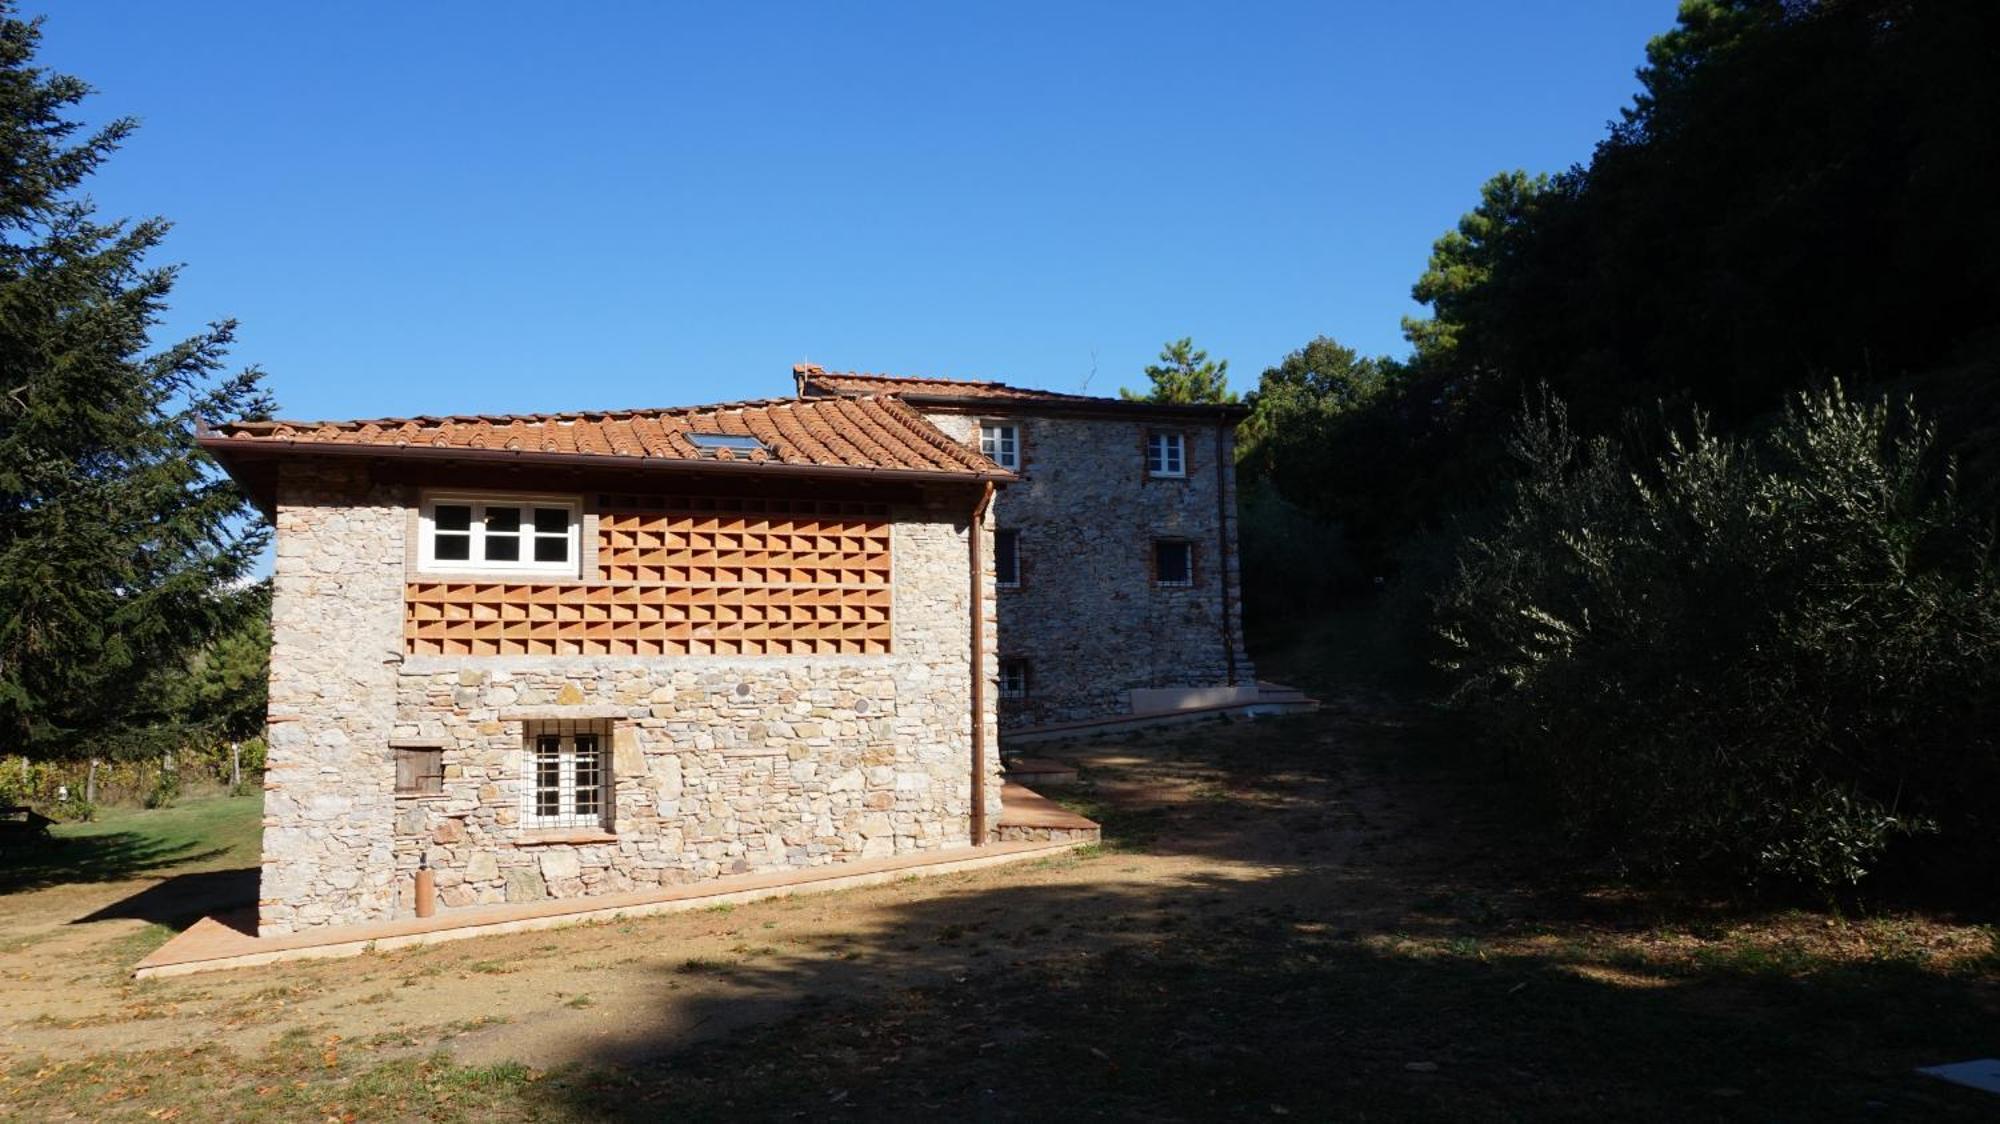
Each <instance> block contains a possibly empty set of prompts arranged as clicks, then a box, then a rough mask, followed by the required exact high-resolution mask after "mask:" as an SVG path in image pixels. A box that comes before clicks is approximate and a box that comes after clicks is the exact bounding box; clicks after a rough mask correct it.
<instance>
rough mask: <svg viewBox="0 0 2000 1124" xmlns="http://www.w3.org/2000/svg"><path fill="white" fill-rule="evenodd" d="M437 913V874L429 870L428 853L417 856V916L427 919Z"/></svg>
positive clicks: (429, 859) (429, 860)
mask: <svg viewBox="0 0 2000 1124" xmlns="http://www.w3.org/2000/svg"><path fill="white" fill-rule="evenodd" d="M436 912H437V874H436V873H435V872H433V871H432V870H431V858H430V855H429V854H428V853H426V854H421V855H418V856H417V916H418V917H429V916H430V915H432V914H434V913H436Z"/></svg>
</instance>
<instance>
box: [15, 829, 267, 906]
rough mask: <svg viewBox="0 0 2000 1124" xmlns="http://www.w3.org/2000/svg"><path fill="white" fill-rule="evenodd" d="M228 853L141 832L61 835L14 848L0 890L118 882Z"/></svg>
mask: <svg viewBox="0 0 2000 1124" xmlns="http://www.w3.org/2000/svg"><path fill="white" fill-rule="evenodd" d="M226 853H228V848H226V847H213V848H208V849H202V847H201V844H200V843H199V842H196V841H192V840H180V841H167V840H162V839H158V838H155V837H151V836H147V835H142V834H139V833H137V832H129V831H116V832H107V833H104V834H99V835H59V836H56V837H55V838H53V839H45V840H38V841H36V842H35V843H33V844H30V845H27V846H24V847H21V848H19V849H13V848H10V849H9V850H8V852H7V856H6V861H5V865H4V866H0V894H15V893H20V892H22V891H24V890H40V889H44V888H47V887H49V886H59V885H64V884H69V883H78V882H118V881H122V880H124V879H127V878H136V877H138V876H140V875H143V874H147V873H150V872H152V871H155V870H162V869H165V868H167V867H174V866H182V865H185V864H187V863H195V862H205V861H207V860H209V859H213V858H217V857H220V856H222V855H224V854H226Z"/></svg>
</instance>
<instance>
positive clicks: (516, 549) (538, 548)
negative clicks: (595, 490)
mask: <svg viewBox="0 0 2000 1124" xmlns="http://www.w3.org/2000/svg"><path fill="white" fill-rule="evenodd" d="M580 522H581V520H580V519H579V518H578V517H577V504H576V501H574V500H569V499H556V498H550V497H546V496H544V497H539V498H536V497H524V496H442V495H440V496H432V497H430V498H428V499H426V500H425V501H424V505H423V514H422V534H423V544H422V548H421V550H420V552H419V561H420V562H421V564H422V568H423V569H426V570H455V571H474V572H480V571H493V572H500V573H536V574H568V575H570V576H575V574H576V573H577V553H578V552H577V534H578V524H579V523H580Z"/></svg>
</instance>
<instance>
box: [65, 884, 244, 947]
mask: <svg viewBox="0 0 2000 1124" xmlns="http://www.w3.org/2000/svg"><path fill="white" fill-rule="evenodd" d="M260 874H261V871H260V869H259V868H257V867H254V866H252V867H242V868H239V869H236V870H205V871H201V872H200V873H196V874H176V875H173V876H172V877H169V878H163V879H161V880H160V881H158V882H155V883H154V884H153V885H151V886H148V887H146V888H145V889H143V890H141V891H139V892H138V893H136V894H133V895H132V896H130V897H127V898H121V899H119V900H118V901H115V902H112V903H111V904H110V905H107V906H105V907H104V908H102V909H100V910H98V911H96V912H95V913H91V914H88V915H87V916H84V917H79V918H77V919H76V920H75V921H72V922H71V924H73V925H83V924H88V923H90V922H92V921H109V920H113V919H115V918H135V919H137V920H140V921H150V922H153V923H155V924H159V925H165V926H167V927H168V928H171V929H185V928H187V927H188V926H189V925H192V924H194V922H195V921H197V920H199V919H200V918H202V917H214V918H215V919H216V920H218V921H220V922H222V923H223V924H225V925H228V926H230V927H231V928H234V929H236V930H237V931H239V932H241V933H244V934H245V935H247V936H252V937H254V936H256V935H257V924H256V911H257V882H258V878H259V876H260Z"/></svg>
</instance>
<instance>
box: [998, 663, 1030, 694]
mask: <svg viewBox="0 0 2000 1124" xmlns="http://www.w3.org/2000/svg"><path fill="white" fill-rule="evenodd" d="M1000 697H1001V698H1003V699H1025V698H1027V697H1028V661H1027V660H1001V661H1000Z"/></svg>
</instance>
